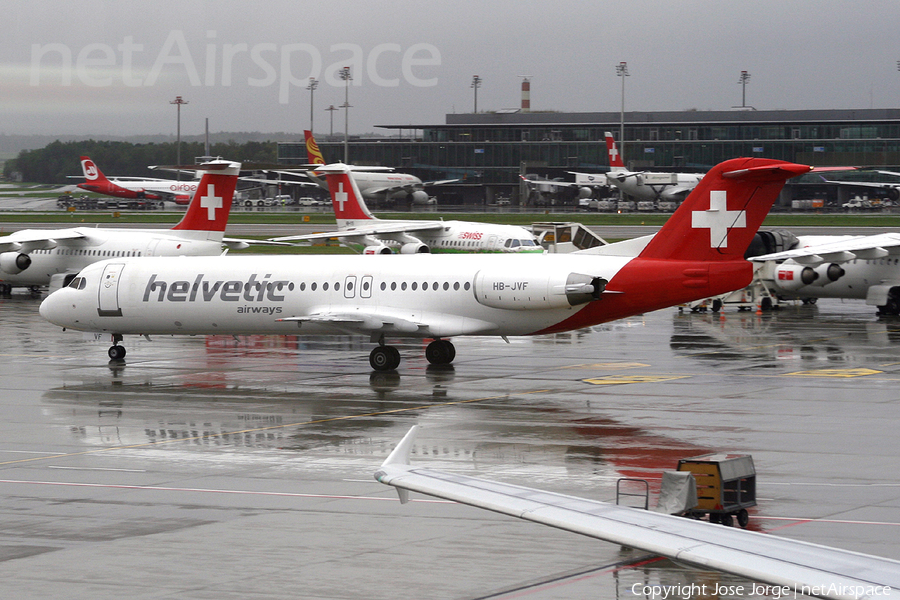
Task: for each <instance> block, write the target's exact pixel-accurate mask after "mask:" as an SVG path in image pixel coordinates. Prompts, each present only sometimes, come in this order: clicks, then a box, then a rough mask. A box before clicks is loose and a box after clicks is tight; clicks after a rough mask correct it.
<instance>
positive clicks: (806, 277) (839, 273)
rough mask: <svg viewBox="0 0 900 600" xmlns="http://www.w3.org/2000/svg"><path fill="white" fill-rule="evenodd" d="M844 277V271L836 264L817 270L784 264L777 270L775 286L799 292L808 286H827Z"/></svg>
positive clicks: (821, 266)
mask: <svg viewBox="0 0 900 600" xmlns="http://www.w3.org/2000/svg"><path fill="white" fill-rule="evenodd" d="M843 276H844V269H843V268H841V266H840V265H838V264H835V263H823V264H821V265H819V266H817V267H815V268H813V267H805V266H803V265H794V264H783V265H779V266H778V268H777V269H775V285H777V286H778V287H780V288H781V289H783V290H786V291H797V290H799V289H801V288H804V287H806V286H808V285H817V286H823V285H827V284H829V283H832V282H834V281H837V280H838V279H840V278H841V277H843Z"/></svg>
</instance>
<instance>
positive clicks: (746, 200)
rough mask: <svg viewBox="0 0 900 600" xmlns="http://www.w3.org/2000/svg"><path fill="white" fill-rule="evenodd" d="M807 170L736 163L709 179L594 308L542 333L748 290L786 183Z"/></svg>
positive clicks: (614, 279)
mask: <svg viewBox="0 0 900 600" xmlns="http://www.w3.org/2000/svg"><path fill="white" fill-rule="evenodd" d="M809 170H810V167H808V166H806V165H797V164H793V163H787V162H782V161H777V160H770V159H765V158H736V159H733V160H729V161H725V162H724V163H721V164H719V165H717V166H716V167H714V168H713V169H712V170H711V171H709V173H707V174H706V175H705V176H704V177H703V179H701V180H700V183H699V184H698V185H697V187H696V188H694V190H693V191H692V192H691V193H690V195H689V196H688V197H687V199H685V201H684V202H683V203H682V204H681V206H680V207H679V208H678V210H676V211H675V214H673V215H672V217H671V218H670V219H669V220H668V221H667V222H666V224H665V225H664V226H663V227H662V229H660V230H659V232H657V233H656V235H654V236H653V239H652V240H650V243H649V244H647V246H646V247H645V248H644V250H643V252H641V253H640V254H639V255H638V256H637V257H636V258H633V259H631V260H630V261H629V262H628V263H627V264H625V265H624V266H623V267H622V268H621V269H619V270H618V271H617V272H616V274H615V275H614V276H613V277H612V278H611V279H610V280H609V283H608V284H607V285H606V289H605V290H604V292H603V294H602V295H601V297H600V300H599V301H597V302H590V303H588V304H587V305H586V306H585V307H584V308H583V309H582V310H581V311H579V312H577V313H576V314H575V315H573V316H572V317H570V318H569V319H567V320H565V321H563V322H561V323H558V324H556V325H554V326H553V327H551V328H549V329H546V330H543V331H541V332H540V333H553V332H555V331H567V330H570V329H577V328H579V327H584V326H586V325H588V324H590V323H597V322H603V321H613V320H615V319H620V318H622V317H625V316H628V315H634V314H636V313H640V312H650V311H652V310H658V309H660V308H666V307H668V306H676V305H678V304H682V303H685V302H692V301H694V300H702V299H703V298H711V297H713V296H717V295H719V294H725V293H728V292H732V291H734V290H739V289H741V288H743V287H746V286H747V285H748V284H749V283H750V280H751V279H752V277H753V267H752V265H751V264H750V263H749V262H748V261H746V260H744V253H745V252H746V250H747V247H748V246H749V245H750V241H751V240H752V239H753V236H754V235H755V234H756V230H757V229H758V228H759V226H760V225H761V224H762V222H763V219H765V218H766V215H767V214H768V212H769V209H770V208H771V207H772V205H773V204H774V203H775V200H776V199H777V198H778V194H779V193H780V192H781V189H782V187H784V182H785V181H786V180H788V179H790V178H791V177H796V176H797V175H802V174H803V173H808V172H809Z"/></svg>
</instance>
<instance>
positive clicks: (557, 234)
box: [531, 221, 609, 253]
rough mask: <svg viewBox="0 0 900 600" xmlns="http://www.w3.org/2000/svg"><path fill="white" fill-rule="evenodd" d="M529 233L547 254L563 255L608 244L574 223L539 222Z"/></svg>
mask: <svg viewBox="0 0 900 600" xmlns="http://www.w3.org/2000/svg"><path fill="white" fill-rule="evenodd" d="M531 232H532V233H534V236H535V237H536V238H537V239H538V241H539V242H540V244H541V246H542V247H543V248H544V250H545V251H547V252H554V253H565V252H577V251H578V250H587V249H588V248H596V247H598V246H606V245H607V244H608V243H609V242H607V241H606V240H604V239H603V238H602V237H600V236H599V235H597V234H596V233H594V232H593V231H591V230H590V229H588V228H587V227H585V226H584V225H582V224H581V223H575V222H566V223H563V222H554V221H548V222H540V223H532V224H531Z"/></svg>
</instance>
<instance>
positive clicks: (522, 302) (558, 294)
mask: <svg viewBox="0 0 900 600" xmlns="http://www.w3.org/2000/svg"><path fill="white" fill-rule="evenodd" d="M607 283H608V282H607V281H606V280H605V279H603V278H602V277H594V276H591V275H584V274H581V273H569V274H561V273H546V272H545V273H540V272H536V270H534V269H529V270H524V269H514V270H512V271H509V270H507V271H497V272H486V271H479V272H478V273H476V274H475V287H474V292H475V299H476V300H477V301H478V303H479V304H483V305H484V306H490V307H492V308H504V309H512V310H535V309H548V308H570V307H572V306H578V305H579V304H585V303H587V302H591V301H593V300H599V299H600V294H602V293H603V290H604V289H606V284H607Z"/></svg>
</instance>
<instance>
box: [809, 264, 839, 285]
mask: <svg viewBox="0 0 900 600" xmlns="http://www.w3.org/2000/svg"><path fill="white" fill-rule="evenodd" d="M813 271H815V272H816V280H815V281H814V282H813V285H817V286H823V285H828V284H829V283H833V282H835V281H837V280H838V279H840V278H841V277H843V276H844V273H845V271H844V269H843V268H842V267H841V266H840V265H838V264H835V263H828V264H825V263H822V264H821V265H819V266H818V267H816V268H815V269H813Z"/></svg>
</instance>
